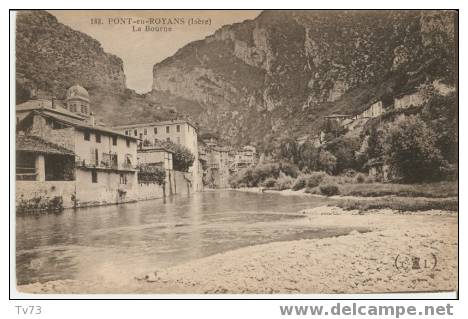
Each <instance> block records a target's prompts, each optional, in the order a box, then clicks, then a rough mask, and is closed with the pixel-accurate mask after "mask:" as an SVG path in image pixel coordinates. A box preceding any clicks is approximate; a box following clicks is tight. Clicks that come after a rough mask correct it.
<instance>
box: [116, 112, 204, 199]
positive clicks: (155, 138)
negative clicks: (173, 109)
mask: <svg viewBox="0 0 468 319" xmlns="http://www.w3.org/2000/svg"><path fill="white" fill-rule="evenodd" d="M114 129H115V130H116V131H119V132H120V133H122V134H124V135H126V136H132V137H135V138H139V139H140V142H141V143H142V145H144V144H145V141H147V142H148V144H152V145H157V144H159V141H171V142H173V143H176V144H179V145H182V146H184V147H186V148H187V149H188V150H190V152H191V153H192V154H193V155H194V157H195V160H194V161H193V165H192V166H191V167H190V168H189V173H190V176H189V178H190V180H191V185H192V188H193V191H202V190H203V181H202V176H203V169H202V165H201V163H200V161H199V154H198V128H197V127H196V126H195V124H193V123H191V122H190V121H187V120H171V121H161V122H150V123H142V124H130V125H120V126H115V127H114Z"/></svg>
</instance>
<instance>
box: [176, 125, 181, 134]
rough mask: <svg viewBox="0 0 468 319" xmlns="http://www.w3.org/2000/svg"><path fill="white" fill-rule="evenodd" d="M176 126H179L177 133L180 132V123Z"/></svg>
mask: <svg viewBox="0 0 468 319" xmlns="http://www.w3.org/2000/svg"><path fill="white" fill-rule="evenodd" d="M176 128H177V133H179V132H180V125H179V124H177V126H176Z"/></svg>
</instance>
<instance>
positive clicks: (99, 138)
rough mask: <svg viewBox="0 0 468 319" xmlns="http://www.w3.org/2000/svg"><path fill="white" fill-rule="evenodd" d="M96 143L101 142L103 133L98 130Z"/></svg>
mask: <svg viewBox="0 0 468 319" xmlns="http://www.w3.org/2000/svg"><path fill="white" fill-rule="evenodd" d="M96 143H101V133H99V132H96Z"/></svg>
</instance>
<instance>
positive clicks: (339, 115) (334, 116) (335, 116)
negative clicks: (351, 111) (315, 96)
mask: <svg viewBox="0 0 468 319" xmlns="http://www.w3.org/2000/svg"><path fill="white" fill-rule="evenodd" d="M337 117H338V118H339V117H351V115H347V114H332V115H327V116H324V118H326V119H327V118H337Z"/></svg>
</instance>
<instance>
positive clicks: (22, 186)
mask: <svg viewBox="0 0 468 319" xmlns="http://www.w3.org/2000/svg"><path fill="white" fill-rule="evenodd" d="M74 196H75V181H44V182H36V181H16V207H17V209H18V207H19V206H21V205H31V207H32V205H34V202H38V205H39V206H40V205H41V204H40V203H46V202H48V201H50V200H52V199H53V198H54V197H61V198H62V201H63V208H71V207H73V204H74Z"/></svg>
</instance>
